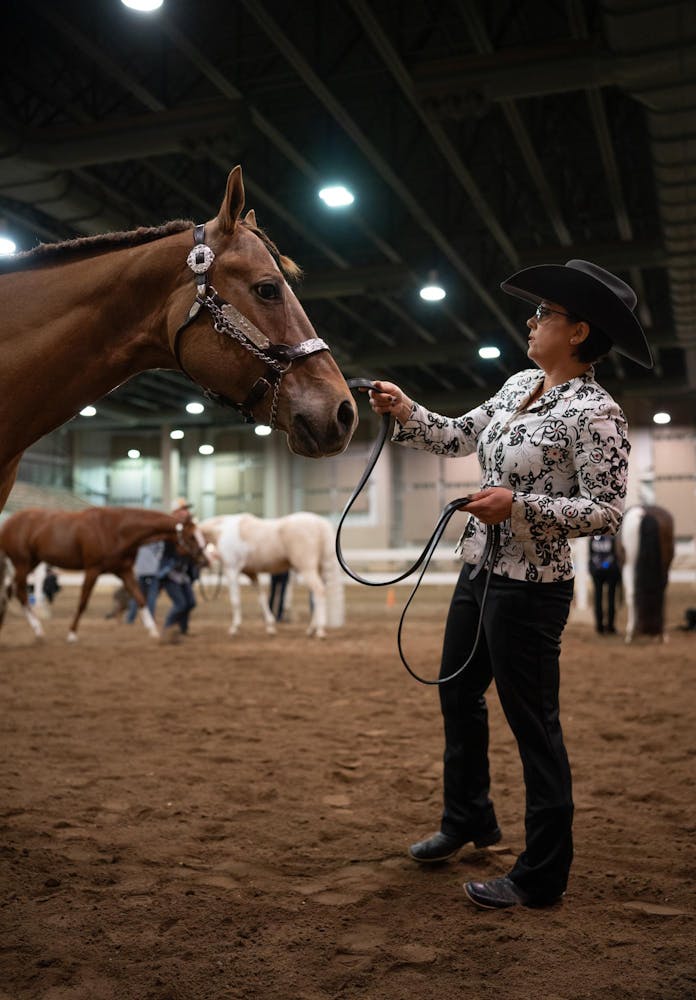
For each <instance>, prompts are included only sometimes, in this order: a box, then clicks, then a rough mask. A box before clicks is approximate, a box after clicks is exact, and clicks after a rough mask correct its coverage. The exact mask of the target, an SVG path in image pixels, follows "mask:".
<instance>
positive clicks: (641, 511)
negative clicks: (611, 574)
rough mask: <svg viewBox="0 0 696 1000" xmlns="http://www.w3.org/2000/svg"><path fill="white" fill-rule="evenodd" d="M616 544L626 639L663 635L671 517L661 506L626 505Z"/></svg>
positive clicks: (671, 550) (664, 638)
mask: <svg viewBox="0 0 696 1000" xmlns="http://www.w3.org/2000/svg"><path fill="white" fill-rule="evenodd" d="M619 544H620V546H621V549H622V552H623V570H622V582H623V588H624V596H625V600H626V610H627V620H626V642H631V641H632V639H633V637H634V636H635V635H653V636H660V637H661V638H662V641H663V642H666V641H667V636H666V634H665V591H666V589H667V582H668V578H669V567H670V565H671V563H672V559H673V558H674V518H673V517H672V515H671V514H670V513H669V511H666V510H665V509H664V507H643V506H640V507H629V509H628V510H627V511H626V513H625V514H624V519H623V523H622V525H621V532H620V534H619Z"/></svg>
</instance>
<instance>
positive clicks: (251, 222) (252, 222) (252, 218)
mask: <svg viewBox="0 0 696 1000" xmlns="http://www.w3.org/2000/svg"><path fill="white" fill-rule="evenodd" d="M244 221H245V222H246V224H247V226H251V227H252V229H258V228H259V227H258V223H257V221H256V213H255V212H254V209H253V208H250V209H249V211H248V212H247V214H246V215H245V216H244Z"/></svg>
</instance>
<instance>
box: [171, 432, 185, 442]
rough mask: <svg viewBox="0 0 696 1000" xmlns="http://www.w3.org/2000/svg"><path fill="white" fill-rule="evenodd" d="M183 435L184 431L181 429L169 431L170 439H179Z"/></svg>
mask: <svg viewBox="0 0 696 1000" xmlns="http://www.w3.org/2000/svg"><path fill="white" fill-rule="evenodd" d="M183 436H184V432H183V431H170V432H169V437H170V438H171V439H172V441H181V439H182V437H183Z"/></svg>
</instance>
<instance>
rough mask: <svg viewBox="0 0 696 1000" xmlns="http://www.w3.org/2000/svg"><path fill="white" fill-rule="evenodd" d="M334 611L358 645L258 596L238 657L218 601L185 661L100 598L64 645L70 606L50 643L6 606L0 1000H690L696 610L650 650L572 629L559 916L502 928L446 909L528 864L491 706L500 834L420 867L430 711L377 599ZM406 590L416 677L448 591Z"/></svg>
mask: <svg viewBox="0 0 696 1000" xmlns="http://www.w3.org/2000/svg"><path fill="white" fill-rule="evenodd" d="M346 593H347V622H348V625H347V626H346V627H345V628H343V629H341V630H339V631H337V632H334V633H332V634H331V636H330V638H328V639H327V640H325V641H324V642H317V641H315V640H309V639H307V638H306V637H305V635H304V627H305V625H306V621H298V622H297V623H296V624H286V625H284V626H282V629H281V633H280V635H279V636H278V637H277V638H275V639H273V638H270V637H267V636H265V634H264V633H263V631H262V627H261V623H260V621H259V620H258V618H257V615H256V614H255V613H254V611H253V609H252V608H251V605H250V603H249V600H250V598H251V594H250V592H249V588H245V595H244V600H245V606H246V619H245V624H244V632H243V635H242V637H240V638H236V639H232V638H230V637H229V636H228V635H227V634H226V624H227V616H228V611H227V605H226V603H225V602H224V601H223V599H222V598H219V599H218V600H217V601H215V602H212V603H207V604H202V605H201V606H200V607H199V608H198V609H197V611H196V612H195V616H194V619H193V622H192V632H193V635H192V636H191V637H190V638H188V639H186V640H185V641H184V642H182V643H181V644H179V645H176V646H162V645H158V644H157V643H154V642H153V641H152V640H150V639H148V638H147V636H146V635H145V632H144V630H143V629H142V627H141V626H140V625H139V624H138V623H136V624H135V625H134V626H128V625H125V624H122V623H118V622H115V621H109V620H105V618H104V612H105V610H106V609H107V607H108V604H109V600H110V590H108V589H106V590H105V589H101V590H99V591H98V592H97V593H96V595H95V597H94V599H93V601H92V605H91V607H90V608H89V610H88V612H87V614H86V616H85V618H84V619H83V623H82V626H81V629H80V641H79V643H78V644H77V645H74V646H72V645H68V644H67V643H66V641H65V635H66V632H67V620H68V616H69V614H70V612H71V611H72V608H73V604H74V597H75V596H76V592H75V591H74V589H73V588H64V590H63V591H62V593H61V594H59V596H58V598H57V602H56V605H55V607H54V612H53V617H52V619H51V620H50V621H49V622H47V639H46V641H45V642H43V643H37V642H35V641H34V640H33V638H32V637H31V635H30V633H29V631H28V628H27V626H26V624H25V622H24V620H23V619H22V618H21V617H20V616H19V614H18V611H17V609H16V608H15V609H13V611H12V613H11V614H9V615H8V618H7V620H6V623H5V628H4V630H3V632H2V634H0V661H1V663H2V670H1V672H0V696H1V697H2V703H3V714H2V751H3V752H2V759H1V761H0V787H1V788H2V800H1V804H0V816H1V817H2V826H3V837H2V848H1V852H2V892H1V897H0V899H1V912H2V918H1V926H0V998H1V1000H25V998H32V1000H33V998H41V1000H262V998H263V1000H323V998H346V1000H349V998H364V1000H460V998H462V1000H463V998H467V1000H479V998H500V1000H531V998H534V1000H537V998H539V1000H542V998H543V1000H627V998H630V1000H689V998H694V997H696V963H695V961H694V954H695V952H696V949H695V944H696V940H695V939H696V934H695V931H696V900H695V897H694V886H695V882H696V879H695V870H694V869H695V866H694V850H693V842H694V833H695V832H696V818H695V816H694V812H693V804H694V786H695V779H696V768H695V767H694V738H693V731H694V730H693V710H694V701H695V698H694V675H695V673H696V633H693V632H691V633H687V632H683V631H679V630H678V628H677V626H678V624H679V623H680V622H682V621H683V619H684V611H685V609H686V607H688V606H694V605H696V588H695V587H694V586H692V585H679V586H674V587H673V588H672V590H671V593H670V597H669V623H670V632H669V635H670V642H669V643H668V644H666V645H664V646H663V645H657V644H655V643H653V642H649V641H645V640H643V641H640V642H638V643H636V644H635V645H632V646H630V647H627V646H626V645H625V644H624V643H623V641H622V640H621V639H620V638H619V637H618V636H611V637H606V638H600V637H597V636H595V634H594V632H593V630H592V628H591V626H590V625H589V624H584V623H574V624H571V625H570V626H569V627H568V629H567V631H566V636H565V640H564V653H563V661H562V662H563V688H562V711H563V717H564V722H565V732H566V739H567V744H568V748H569V752H570V757H571V762H572V765H573V772H574V780H575V800H576V807H577V812H576V825H575V834H576V861H575V865H574V868H573V872H572V877H571V883H570V886H569V891H568V894H567V896H566V897H565V899H564V901H563V902H562V903H561V904H559V905H557V906H555V907H553V908H551V909H547V910H529V909H515V910H508V911H505V912H497V913H496V912H484V911H479V910H477V909H475V908H474V907H473V906H472V905H471V904H470V903H468V902H467V901H466V899H465V897H464V893H463V891H462V883H463V882H464V881H465V880H466V879H467V878H470V877H475V878H485V877H489V876H495V875H498V874H501V873H504V872H505V871H506V870H507V869H508V866H509V865H510V864H511V862H512V860H513V858H514V856H515V853H516V852H517V851H518V850H519V849H520V846H521V844H522V836H523V825H522V814H523V802H522V783H521V775H520V765H519V761H518V757H517V754H516V750H515V747H514V744H513V741H512V738H511V735H510V733H509V730H508V728H507V726H506V724H505V722H504V719H503V718H502V715H501V712H500V709H499V706H498V703H497V698H496V696H495V694H492V696H491V698H490V705H491V729H492V746H491V759H492V771H493V775H492V777H493V795H494V799H495V802H496V805H497V809H498V814H499V819H500V822H501V825H502V827H503V831H504V840H503V842H502V844H500V845H498V846H497V847H496V848H494V849H492V850H480V851H476V850H474V849H473V848H467V849H465V850H464V851H463V852H462V853H461V854H460V856H459V858H458V859H457V860H456V861H455V862H454V863H450V864H446V865H443V866H439V867H437V868H431V869H429V870H423V869H421V868H419V867H417V866H416V865H415V864H414V863H413V862H411V861H410V860H409V859H408V858H407V856H406V847H407V845H408V844H409V843H410V842H411V841H412V840H414V839H418V838H420V837H421V836H423V835H425V834H428V833H430V832H432V831H433V830H434V829H436V828H437V825H438V818H439V812H440V798H441V790H440V758H441V736H440V722H439V715H438V708H437V694H436V692H435V691H434V689H432V688H424V687H421V686H419V685H418V684H416V683H415V682H414V681H413V680H411V679H410V678H409V677H408V676H407V675H406V674H405V672H404V671H403V668H402V667H401V665H400V663H399V662H398V659H397V656H396V651H395V641H394V635H395V625H396V620H397V612H398V607H391V606H389V605H388V603H387V601H386V600H385V592H384V591H372V590H370V591H367V590H364V589H362V588H357V587H353V586H351V587H350V588H348V589H347V591H346ZM406 593H407V592H406V591H402V590H401V589H399V590H398V591H397V603H398V601H399V598H400V597H401V595H402V594H404V595H405V594H406ZM422 593H423V597H422V598H419V602H418V605H417V607H416V608H415V609H414V610H413V612H412V614H411V617H410V625H409V626H408V633H407V647H408V650H409V653H410V655H411V656H412V658H413V660H414V663H416V664H418V665H419V666H420V667H422V669H423V671H428V670H432V669H433V668H434V664H435V662H436V660H437V649H438V646H439V637H440V635H441V631H442V621H443V616H444V612H445V607H446V602H447V595H448V593H449V588H441V587H434V586H433V587H428V588H425V589H424V591H422ZM167 604H168V600H167V598H166V596H164V595H163V596H162V597H161V605H160V609H159V610H160V611H162V610H164V609H165V608H166V606H167ZM296 604H297V605H298V606H299V605H304V604H306V599H305V598H304V592H303V591H301V590H299V589H298V591H297V594H296Z"/></svg>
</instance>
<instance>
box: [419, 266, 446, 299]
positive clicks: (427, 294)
mask: <svg viewBox="0 0 696 1000" xmlns="http://www.w3.org/2000/svg"><path fill="white" fill-rule="evenodd" d="M418 294H419V295H420V297H421V298H422V299H424V300H425V301H426V302H440V301H441V300H442V299H444V297H445V295H447V292H446V291H445V290H444V288H443V287H442V285H441V284H440V281H439V278H438V275H437V271H430V272H429V273H428V280H427V282H426V283H425V284H424V285H423V287H422V288H421V290H420V292H419V293H418Z"/></svg>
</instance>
